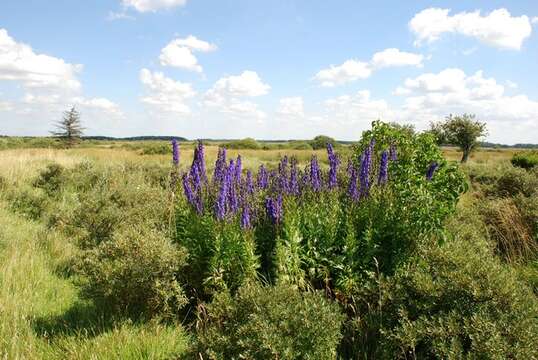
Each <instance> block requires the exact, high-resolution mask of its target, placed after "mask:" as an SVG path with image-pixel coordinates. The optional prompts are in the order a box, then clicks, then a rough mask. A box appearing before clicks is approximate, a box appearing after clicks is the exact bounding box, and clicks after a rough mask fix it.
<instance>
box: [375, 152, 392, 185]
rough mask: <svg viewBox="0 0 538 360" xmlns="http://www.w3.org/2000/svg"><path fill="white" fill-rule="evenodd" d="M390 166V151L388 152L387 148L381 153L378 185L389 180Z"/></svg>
mask: <svg viewBox="0 0 538 360" xmlns="http://www.w3.org/2000/svg"><path fill="white" fill-rule="evenodd" d="M388 166H389V153H388V152H387V150H384V151H383V152H382V153H381V162H380V164H379V176H378V178H377V184H378V185H382V184H385V183H386V182H387V179H388Z"/></svg>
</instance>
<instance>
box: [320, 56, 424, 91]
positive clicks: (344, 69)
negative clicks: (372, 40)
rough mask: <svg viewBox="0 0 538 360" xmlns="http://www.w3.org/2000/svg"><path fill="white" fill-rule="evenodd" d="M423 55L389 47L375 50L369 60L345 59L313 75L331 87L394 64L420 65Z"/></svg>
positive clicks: (321, 82)
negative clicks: (341, 62)
mask: <svg viewBox="0 0 538 360" xmlns="http://www.w3.org/2000/svg"><path fill="white" fill-rule="evenodd" d="M423 60H424V56H423V55H421V54H414V53H410V52H405V51H400V50H399V49H396V48H389V49H385V50H383V51H379V52H376V53H375V54H374V55H373V56H372V59H371V60H370V61H369V62H364V61H359V60H353V59H351V60H347V61H345V62H344V63H343V64H342V65H338V66H335V65H331V66H330V67H329V68H327V69H322V70H320V71H319V72H318V73H317V74H316V75H315V76H314V80H317V81H318V82H319V83H320V84H321V86H324V87H333V86H336V85H342V84H345V83H348V82H352V81H355V80H359V79H366V78H369V77H370V76H371V75H372V73H373V72H374V71H376V70H378V69H381V68H387V67H396V66H417V67H422V66H423V64H422V62H423Z"/></svg>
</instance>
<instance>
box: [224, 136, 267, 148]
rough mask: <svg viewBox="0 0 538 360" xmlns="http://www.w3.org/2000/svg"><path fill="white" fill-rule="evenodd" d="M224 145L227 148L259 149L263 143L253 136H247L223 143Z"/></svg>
mask: <svg viewBox="0 0 538 360" xmlns="http://www.w3.org/2000/svg"><path fill="white" fill-rule="evenodd" d="M222 146H223V147H225V148H227V149H251V150H258V149H260V148H261V145H260V143H259V142H257V141H256V140H254V139H253V138H245V139H241V140H234V141H230V142H227V143H224V144H222Z"/></svg>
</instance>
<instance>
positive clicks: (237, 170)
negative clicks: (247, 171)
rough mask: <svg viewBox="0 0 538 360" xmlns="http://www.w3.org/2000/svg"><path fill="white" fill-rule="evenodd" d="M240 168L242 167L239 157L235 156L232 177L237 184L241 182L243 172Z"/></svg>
mask: <svg viewBox="0 0 538 360" xmlns="http://www.w3.org/2000/svg"><path fill="white" fill-rule="evenodd" d="M242 166H243V165H242V163H241V155H237V159H236V160H235V175H234V178H235V181H236V182H237V183H240V181H241V172H242V171H243V167H242Z"/></svg>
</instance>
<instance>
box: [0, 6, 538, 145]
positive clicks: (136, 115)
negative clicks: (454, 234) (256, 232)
mask: <svg viewBox="0 0 538 360" xmlns="http://www.w3.org/2000/svg"><path fill="white" fill-rule="evenodd" d="M537 25H538V3H536V2H533V1H530V0H519V1H511V2H501V1H494V2H491V1H485V0H481V1H460V2H457V3H452V4H451V6H447V5H446V2H441V1H431V2H428V5H425V4H424V3H423V2H421V1H409V2H405V3H402V2H398V1H382V2H381V3H376V4H375V5H371V4H368V5H365V4H360V3H357V2H354V1H337V2H331V3H325V2H321V1H313V2H312V1H287V2H270V3H258V4H253V3H252V2H249V1H247V0H240V1H231V0H227V1H220V2H218V3H213V2H210V1H207V0H117V1H104V0H99V1H95V2H91V3H90V2H82V1H57V2H54V3H52V4H51V3H49V2H45V1H16V0H5V1H3V2H2V3H1V4H0V134H5V135H8V136H44V135H46V134H48V132H49V131H50V130H52V128H53V124H54V123H55V122H57V121H58V120H59V119H60V118H61V117H62V113H63V111H65V110H67V109H68V108H69V107H70V106H76V107H77V108H78V109H79V110H80V112H81V118H82V123H83V125H84V127H86V128H87V131H86V134H85V135H87V136H105V137H116V138H128V137H137V136H162V135H160V134H162V133H175V134H183V135H181V136H182V137H185V138H187V139H197V138H203V139H219V140H220V139H222V140H233V139H242V138H246V137H252V138H255V139H263V140H262V141H275V140H282V139H285V138H288V139H293V140H309V139H312V138H313V137H314V136H316V135H319V134H324V135H327V136H330V137H333V138H335V139H338V141H355V140H357V139H358V138H359V137H360V134H361V133H362V131H363V130H365V129H367V128H369V127H370V124H371V122H372V121H374V120H376V119H381V120H382V121H386V122H397V123H400V124H412V125H414V126H415V127H416V129H417V130H424V129H426V128H427V127H428V125H429V123H430V122H431V121H440V120H443V119H444V117H445V116H447V115H449V114H450V113H453V114H461V113H473V114H476V116H477V118H478V119H479V120H481V121H485V122H486V123H487V126H488V130H489V135H488V136H487V137H486V138H484V139H483V141H484V142H490V143H496V144H506V145H514V144H536V143H538V136H537V135H536V134H538V88H537V87H536V83H535V81H533V78H532V77H531V76H528V74H529V73H534V72H536V70H538V62H537V61H536V59H537V57H538V56H537V55H538V40H537V36H536V34H535V31H534V30H536V29H535V28H536V26H537ZM138 134H146V135H138Z"/></svg>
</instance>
